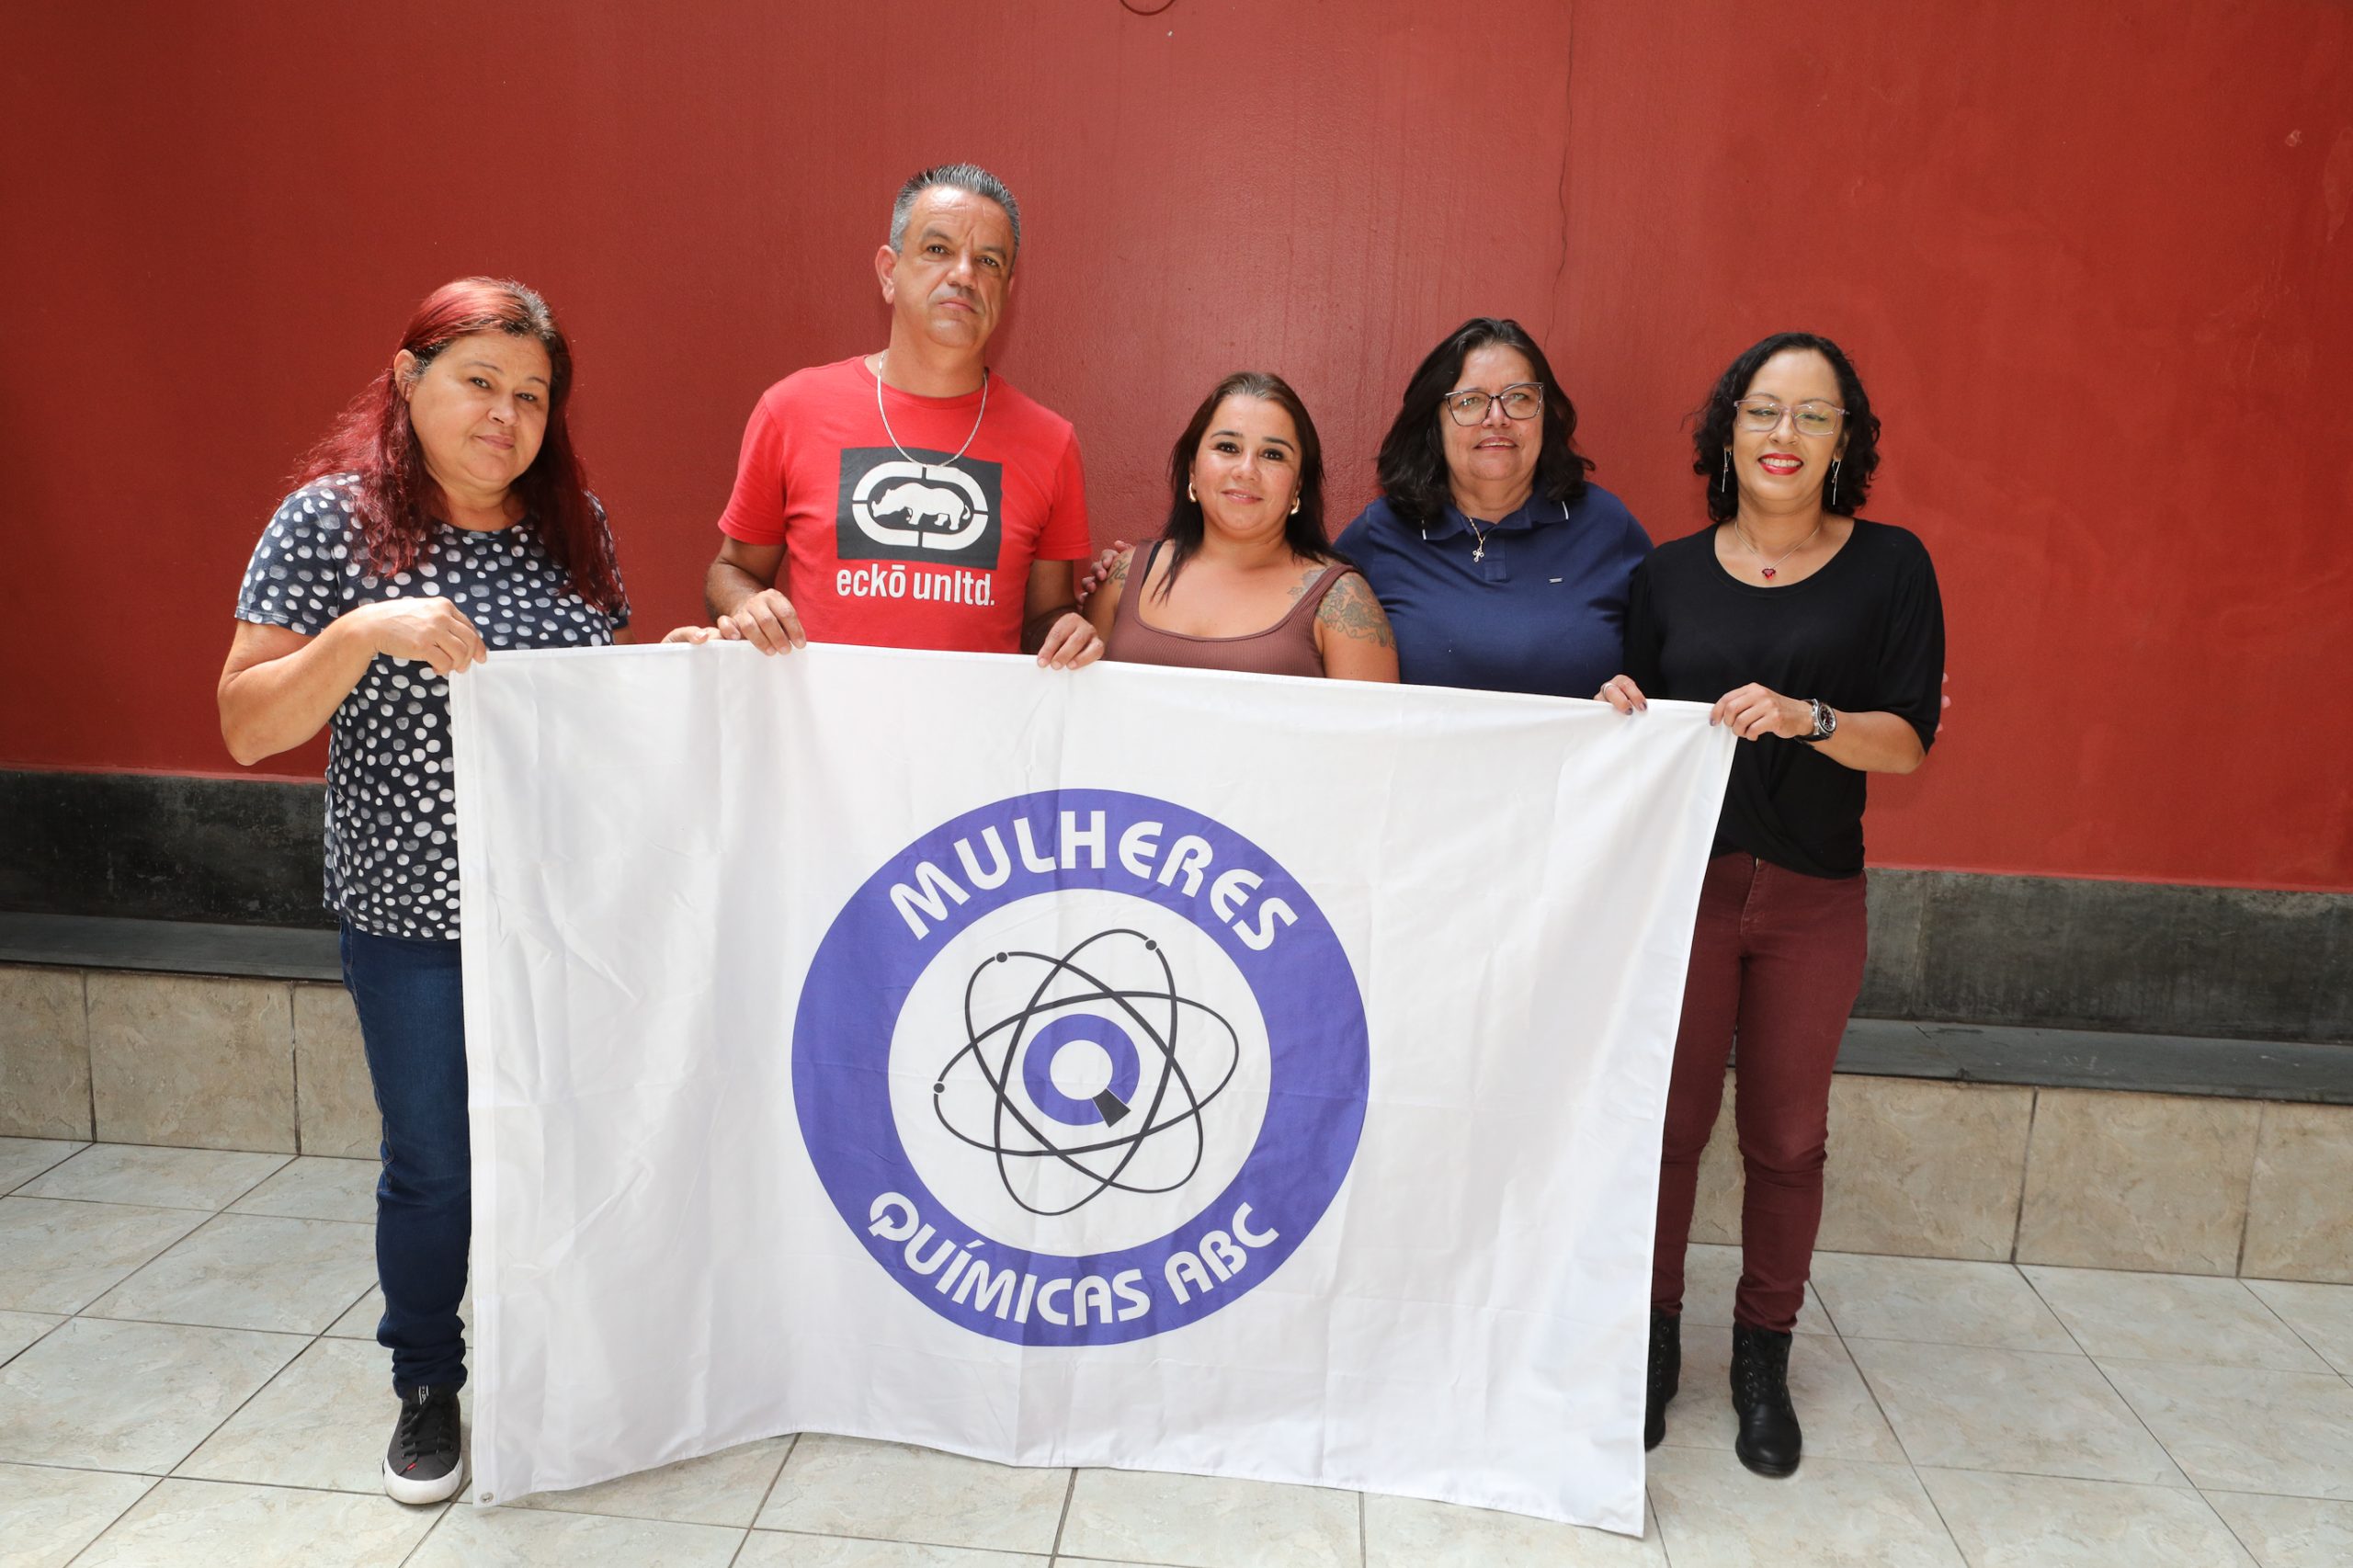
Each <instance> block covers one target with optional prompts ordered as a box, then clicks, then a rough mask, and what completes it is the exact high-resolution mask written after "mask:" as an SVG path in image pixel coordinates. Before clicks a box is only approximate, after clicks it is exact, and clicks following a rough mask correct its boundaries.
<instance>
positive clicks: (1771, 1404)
mask: <svg viewBox="0 0 2353 1568" xmlns="http://www.w3.org/2000/svg"><path fill="white" fill-rule="evenodd" d="M1732 1408H1733V1415H1737V1416H1738V1417H1739V1418H1740V1436H1739V1437H1735V1438H1733V1445H1732V1448H1733V1452H1734V1453H1736V1454H1738V1455H1739V1456H1740V1462H1741V1463H1743V1464H1745V1465H1746V1466H1747V1467H1748V1468H1749V1469H1751V1470H1753V1471H1756V1473H1757V1474H1759V1475H1775V1476H1779V1475H1788V1474H1789V1473H1790V1472H1791V1471H1794V1470H1796V1469H1797V1468H1798V1453H1799V1450H1800V1449H1802V1447H1803V1446H1804V1440H1803V1437H1802V1435H1801V1434H1800V1433H1799V1431H1798V1413H1797V1412H1796V1411H1795V1410H1794V1409H1792V1408H1791V1407H1790V1336H1789V1335H1786V1334H1775V1333H1774V1332H1773V1331H1772V1330H1770V1329H1764V1328H1751V1327H1749V1326H1748V1325H1747V1324H1733V1331H1732Z"/></svg>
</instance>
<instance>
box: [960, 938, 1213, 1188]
mask: <svg viewBox="0 0 2353 1568" xmlns="http://www.w3.org/2000/svg"><path fill="white" fill-rule="evenodd" d="M1082 960H1083V961H1082ZM1032 973H1034V983H1031V981H1030V978H1029V976H1030V974H1032ZM1111 974H1128V975H1131V976H1135V977H1138V978H1142V980H1143V982H1144V983H1142V984H1141V985H1122V984H1120V983H1117V982H1116V981H1115V980H1113V979H1110V978H1106V976H1107V975H1111ZM984 981H985V982H987V986H986V989H987V990H989V991H991V992H1000V991H1003V990H1005V989H1006V985H1007V983H1008V982H1010V983H1011V986H1012V990H1011V995H1012V996H1013V997H1016V998H1018V997H1019V996H1020V995H1021V992H1022V991H1023V990H1025V989H1026V990H1027V992H1028V996H1027V999H1026V1001H1022V1002H1020V1004H1019V1005H1018V1006H1014V1007H1013V1008H1012V1009H1011V1010H1010V1011H1009V1012H1006V1015H1005V1016H1003V1017H995V1018H991V1019H987V1020H986V1021H983V1018H982V1017H978V1016H976V1008H978V1007H980V1006H983V1004H982V1003H981V1001H980V1000H979V997H980V994H981V992H982V991H983V982H984ZM1241 1055H1242V1048H1241V1042H1240V1040H1239V1039H1238V1038H1237V1037H1236V1036H1235V1034H1234V1031H1233V1025H1232V1024H1231V1023H1229V1022H1227V1021H1226V1019H1225V1017H1223V1015H1222V1014H1220V1013H1219V1012H1218V1011H1217V1010H1216V1009H1215V1008H1212V1007H1211V1006H1207V1005H1206V1004H1204V1003H1201V1002H1197V1001H1195V1000H1193V999H1192V998H1190V997H1188V996H1185V995H1182V994H1179V993H1178V991H1177V987H1176V971H1175V970H1174V969H1173V968H1172V966H1171V965H1170V963H1169V961H1168V954H1167V952H1166V950H1165V949H1163V948H1162V947H1161V945H1160V944H1159V943H1158V942H1155V941H1154V940H1153V939H1152V938H1150V937H1146V936H1145V935H1144V934H1143V933H1142V932H1141V931H1135V930H1131V929H1128V928H1126V927H1120V928H1117V929H1113V930H1108V931H1101V932H1097V934H1096V935H1094V936H1092V937H1087V938H1086V940H1085V941H1083V942H1080V943H1079V944H1078V945H1077V946H1076V947H1074V948H1072V949H1070V950H1069V951H1068V952H1066V953H1063V954H1062V955H1061V956H1060V957H1056V956H1054V955H1052V954H1051V953H1033V952H1000V953H997V954H995V956H994V957H991V958H989V959H986V960H983V961H982V962H981V963H980V964H979V965H978V966H977V967H976V968H974V970H973V971H972V977H971V979H969V980H968V981H967V982H966V983H965V985H964V1042H963V1044H962V1045H961V1046H960V1047H959V1048H958V1049H957V1051H955V1053H954V1054H953V1055H951V1056H950V1057H949V1059H948V1061H947V1062H946V1063H945V1064H943V1065H942V1066H941V1068H940V1069H939V1072H938V1074H937V1077H936V1080H935V1081H934V1083H933V1084H932V1086H931V1093H932V1111H933V1114H934V1115H936V1116H937V1117H938V1119H939V1124H940V1126H942V1127H943V1128H945V1129H947V1131H949V1134H951V1135H952V1136H954V1137H955V1138H957V1139H959V1140H960V1141H961V1142H964V1143H967V1144H969V1145H971V1146H972V1148H975V1149H978V1150H981V1151H982V1152H983V1153H987V1154H989V1155H990V1156H992V1157H993V1158H994V1159H995V1163H996V1172H997V1178H998V1180H1000V1181H1001V1182H1003V1183H1004V1184H1005V1190H1006V1196H1007V1197H1009V1198H1011V1199H1013V1200H1014V1202H1016V1203H1017V1204H1019V1205H1020V1206H1021V1207H1022V1208H1023V1209H1025V1210H1028V1211H1029V1212H1030V1213H1032V1214H1038V1215H1043V1216H1052V1215H1058V1214H1068V1213H1071V1212H1073V1211H1074V1210H1079V1209H1082V1208H1085V1207H1086V1205H1087V1204H1089V1203H1091V1202H1093V1201H1094V1200H1095V1199H1097V1198H1099V1197H1101V1196H1102V1195H1103V1194H1104V1193H1106V1192H1125V1193H1162V1192H1173V1191H1175V1190H1176V1188H1178V1187H1182V1186H1184V1185H1185V1183H1186V1182H1188V1181H1189V1180H1190V1179H1191V1178H1192V1176H1193V1175H1194V1174H1195V1173H1196V1172H1198V1171H1199V1169H1200V1167H1201V1159H1202V1154H1203V1151H1204V1147H1205V1144H1204V1140H1203V1134H1202V1123H1201V1118H1202V1113H1203V1112H1204V1111H1206V1110H1207V1109H1208V1108H1209V1107H1210V1106H1211V1104H1212V1103H1214V1102H1215V1101H1216V1099H1217V1098H1218V1096H1220V1095H1222V1094H1223V1093H1224V1092H1225V1089H1226V1086H1227V1085H1230V1084H1231V1083H1233V1074H1234V1072H1235V1069H1236V1068H1237V1067H1238V1066H1239V1065H1240V1062H1241ZM1073 1082H1076V1083H1077V1084H1078V1085H1079V1090H1080V1092H1075V1093H1074V1092H1071V1090H1070V1089H1069V1088H1068V1087H1067V1085H1070V1084H1072V1083H1073ZM983 1105H984V1106H985V1110H984V1111H982V1110H980V1108H979V1107H981V1106H983ZM982 1120H984V1121H985V1123H986V1125H985V1128H983V1127H982V1126H980V1125H976V1123H978V1122H980V1121H982ZM1041 1166H1042V1167H1044V1171H1042V1172H1041V1169H1040V1167H1041ZM1046 1173H1054V1178H1053V1179H1051V1180H1049V1179H1043V1177H1044V1176H1045V1175H1046ZM1017 1178H1018V1179H1017ZM1048 1187H1051V1188H1052V1189H1053V1193H1054V1195H1053V1196H1051V1197H1043V1196H1042V1193H1041V1190H1040V1189H1043V1188H1048ZM1025 1189H1027V1190H1025ZM1033 1199H1041V1200H1036V1201H1033Z"/></svg>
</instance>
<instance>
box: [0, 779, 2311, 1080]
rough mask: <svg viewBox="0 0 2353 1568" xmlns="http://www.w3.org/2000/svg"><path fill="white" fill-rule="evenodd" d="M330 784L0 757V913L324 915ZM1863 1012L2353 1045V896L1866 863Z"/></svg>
mask: <svg viewBox="0 0 2353 1568" xmlns="http://www.w3.org/2000/svg"><path fill="white" fill-rule="evenodd" d="M322 793H323V787H322V786H320V785H316V784H289V783H278V782H269V781H264V780H256V779H237V778H186V777H179V776H174V775H156V774H87V773H38V772H27V771H17V770H8V769H0V910H15V911H22V912H27V913H37V914H44V915H110V916H118V917H127V918H134V919H142V920H192V921H208V922H220V923H231V924H246V925H256V926H308V927H326V926H332V925H333V924H334V921H333V919H332V918H331V917H330V916H329V915H328V914H327V912H326V911H325V910H324V909H323V908H321V907H320V903H319V887H320V878H321V870H320V846H319V833H320V816H321V810H322V807H321V796H322ZM1870 943H1871V953H1870V969H1869V971H1867V973H1866V974H1865V976H1864V980H1863V994H1862V996H1861V998H1860V999H1859V1001H1858V1002H1857V1004H1856V1008H1855V1010H1856V1012H1857V1014H1858V1015H1859V1016H1862V1017H1879V1018H1912V1019H1924V1020H1929V1021H1933V1022H1938V1023H1972V1024H1996V1025H2018V1026H2024V1027H2028V1028H2067V1029H2111V1030H2120V1031H2124V1032H2128V1033H2138V1034H2166V1035H2192V1036H2201V1037H2209V1038H2220V1039H2229V1040H2304V1041H2321V1042H2328V1043H2347V1042H2353V893H2319V892H2265V891H2262V890H2257V889H2246V888H2211V887H2184V886H2175V885H2171V884H2166V883H2156V882H2114V881H2087V880H2079V879H2075V878H2066V877H2021V876H1994V875H1988V874H1984V873H1979V872H1969V871H1901V870H1876V871H1873V872H1872V873H1871V937H1870Z"/></svg>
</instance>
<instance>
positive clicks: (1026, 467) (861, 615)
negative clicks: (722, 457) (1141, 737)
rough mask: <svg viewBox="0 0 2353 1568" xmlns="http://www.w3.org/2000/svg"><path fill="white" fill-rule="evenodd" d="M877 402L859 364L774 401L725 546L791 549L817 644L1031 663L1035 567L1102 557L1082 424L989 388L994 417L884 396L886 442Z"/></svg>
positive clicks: (793, 586) (731, 509)
mask: <svg viewBox="0 0 2353 1568" xmlns="http://www.w3.org/2000/svg"><path fill="white" fill-rule="evenodd" d="M874 391H875V378H874V374H873V372H872V371H870V370H869V369H867V368H866V361H865V360H864V359H863V358H857V359H844V360H842V361H841V362H840V363H838V364H834V365H819V366H815V367H813V368H811V369H806V370H801V371H797V372H795V373H794V374H792V375H790V376H787V377H786V378H785V379H784V380H782V381H779V382H778V383H777V384H776V385H774V386H772V387H770V388H769V389H768V390H767V392H765V393H764V394H762V396H761V398H760V401H759V405H758V406H757V407H756V408H754V409H753V410H752V420H751V423H750V424H749V425H748V426H745V430H744V452H743V456H742V457H741V458H740V459H739V460H737V463H736V467H735V493H734V494H733V495H731V496H730V497H728V501H727V510H726V512H725V513H724V514H722V516H721V517H720V519H719V527H720V529H721V531H722V532H724V533H726V534H727V535H729V536H730V537H731V538H734V539H740V540H744V541H745V543H746V544H770V545H772V544H779V543H780V544H782V545H783V546H784V547H785V551H784V561H783V562H782V564H781V565H780V566H779V569H778V572H777V586H778V587H779V589H781V590H782V591H783V593H784V597H787V598H789V599H790V600H791V601H792V608H794V609H795V610H797V611H799V612H800V615H801V626H802V628H803V629H804V630H806V631H808V633H809V635H810V637H811V638H812V639H813V640H814V641H816V642H863V643H867V644H870V645H872V646H875V647H883V648H944V649H953V650H958V651H961V652H966V653H1017V652H1019V651H1020V647H1021V622H1022V613H1021V609H1022V599H1023V597H1024V595H1025V594H1026V593H1027V592H1028V590H1029V565H1030V562H1033V561H1078V560H1082V559H1084V558H1085V557H1086V554H1087V552H1088V550H1089V548H1090V547H1089V543H1088V540H1087V533H1086V480H1085V477H1084V476H1083V475H1082V474H1081V472H1080V471H1079V465H1078V437H1076V435H1075V434H1074V433H1073V432H1072V430H1071V427H1070V421H1069V420H1067V419H1064V418H1063V416H1062V415H1058V414H1056V413H1054V412H1053V411H1052V410H1051V409H1049V408H1046V407H1045V406H1043V405H1042V404H1040V403H1035V402H1032V401H1031V400H1030V399H1029V398H1027V397H1024V396H1022V395H1021V393H1019V392H1016V391H1014V390H1013V388H1012V387H1011V386H1009V385H1007V384H1006V381H1004V380H1003V379H1002V378H1000V377H997V376H994V375H993V376H991V377H990V378H989V381H988V412H987V415H986V416H985V417H983V416H982V413H981V394H980V393H979V392H973V393H972V394H971V395H970V396H967V397H915V396H914V395H912V394H910V393H907V392H900V391H898V390H897V389H896V388H893V387H889V386H885V387H883V388H882V400H883V406H884V407H885V408H886V409H888V411H889V413H890V419H891V424H890V429H889V431H888V432H886V431H885V430H884V428H883V425H882V420H881V417H879V416H878V415H877V414H876V412H875V404H874ZM976 418H977V419H979V420H980V427H979V429H978V430H977V431H975V430H974V428H973V421H974V420H975V419H976ZM893 436H895V437H897V440H896V444H895V445H894V444H893V442H892V437H893ZM967 436H970V437H972V446H971V447H970V448H969V449H966V450H965V452H964V455H963V456H962V457H961V458H956V460H954V461H953V462H950V461H949V459H950V458H955V454H956V452H957V449H959V448H962V447H963V446H964V441H965V437H967ZM902 449H904V452H903V451H902Z"/></svg>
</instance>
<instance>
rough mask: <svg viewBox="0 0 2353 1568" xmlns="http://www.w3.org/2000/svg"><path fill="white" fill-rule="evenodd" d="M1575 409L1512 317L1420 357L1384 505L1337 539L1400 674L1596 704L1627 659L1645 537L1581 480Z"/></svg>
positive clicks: (1390, 462)
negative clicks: (1629, 601)
mask: <svg viewBox="0 0 2353 1568" xmlns="http://www.w3.org/2000/svg"><path fill="white" fill-rule="evenodd" d="M1576 428H1577V414H1576V409H1575V408H1574V406H1573V405H1572V404H1571V403H1570V402H1569V395H1568V393H1567V392H1563V390H1562V388H1561V384H1560V382H1559V381H1558V380H1557V379H1556V378H1555V377H1554V376H1553V374H1552V366H1551V365H1550V364H1549V363H1547V362H1546V360H1545V358H1544V351H1543V350H1542V349H1541V348H1539V347H1537V346H1536V340H1535V339H1534V338H1532V337H1530V336H1529V335H1528V332H1527V330H1526V329H1525V328H1523V327H1522V326H1521V325H1520V324H1518V322H1515V321H1509V320H1505V319H1502V318H1499V317H1495V316H1475V317H1473V318H1472V319H1471V320H1470V321H1467V322H1464V323H1463V324H1461V326H1459V327H1457V328H1456V329H1455V330H1454V331H1453V332H1451V333H1449V335H1447V338H1446V340H1445V341H1444V342H1442V343H1440V344H1439V345H1438V347H1436V348H1433V349H1431V350H1430V352H1429V355H1428V357H1427V358H1425V359H1424V360H1423V361H1422V363H1421V368H1420V369H1417V370H1415V372H1414V379H1413V380H1412V381H1410V382H1409V383H1407V385H1406V388H1405V395H1404V399H1403V400H1402V402H1401V403H1400V405H1399V407H1398V410H1397V418H1396V420H1395V422H1394V423H1393V424H1392V425H1391V426H1390V427H1389V434H1388V436H1387V437H1386V438H1384V439H1383V440H1382V441H1381V457H1380V474H1381V499H1380V500H1378V501H1375V502H1374V503H1373V504H1372V505H1371V506H1367V507H1366V508H1365V509H1364V511H1363V512H1362V513H1361V514H1359V515H1358V517H1357V519H1356V521H1354V522H1352V523H1350V524H1349V525H1348V526H1347V529H1346V530H1345V531H1344V532H1343V533H1342V534H1341V535H1340V538H1339V540H1338V543H1339V548H1340V550H1341V551H1342V553H1344V554H1345V555H1347V557H1348V559H1349V560H1351V561H1353V562H1356V563H1357V565H1358V567H1359V568H1360V569H1362V571H1363V573H1364V574H1365V578H1366V580H1367V581H1369V582H1370V583H1371V585H1372V589H1373V592H1374V593H1375V594H1376V595H1377V596H1379V597H1380V599H1381V608H1383V609H1384V610H1386V611H1388V612H1389V623H1390V626H1391V628H1392V631H1394V633H1395V635H1396V638H1397V661H1398V671H1399V676H1400V678H1402V679H1404V680H1406V681H1409V682H1412V683H1414V684H1415V685H1420V686H1461V687H1476V688H1478V689H1481V690H1485V691H1524V692H1533V693H1537V694H1540V695H1542V696H1548V697H1590V696H1592V694H1593V692H1594V690H1595V689H1596V688H1597V687H1599V686H1600V685H1601V683H1602V682H1603V681H1605V680H1608V678H1609V677H1610V676H1614V675H1616V674H1617V673H1618V672H1619V671H1620V670H1621V669H1623V668H1624V667H1625V666H1624V663H1623V660H1624V656H1625V647H1624V629H1625V621H1626V596H1627V585H1628V584H1629V582H1630V581H1631V579H1632V577H1633V574H1634V567H1635V566H1636V565H1637V564H1638V563H1639V562H1641V561H1642V559H1643V557H1644V556H1645V555H1647V554H1649V553H1650V548H1651V541H1650V537H1649V536H1648V535H1647V534H1645V533H1643V528H1642V525H1641V524H1640V523H1637V522H1636V521H1634V518H1633V516H1632V514H1631V513H1629V512H1628V511H1627V510H1626V508H1625V506H1624V505H1623V504H1622V503H1621V502H1620V500H1619V499H1618V497H1616V496H1615V495H1612V494H1609V492H1608V491H1607V490H1604V489H1602V488H1601V487H1600V486H1599V485H1597V484H1593V483H1588V482H1587V481H1586V470H1588V469H1590V468H1591V467H1592V466H1593V463H1592V461H1591V460H1589V459H1587V458H1586V457H1584V456H1583V455H1581V454H1580V453H1579V452H1578V451H1577V449H1576V443H1575V437H1576Z"/></svg>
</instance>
